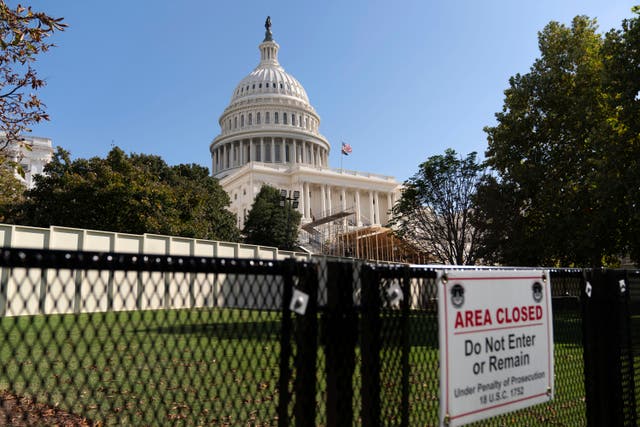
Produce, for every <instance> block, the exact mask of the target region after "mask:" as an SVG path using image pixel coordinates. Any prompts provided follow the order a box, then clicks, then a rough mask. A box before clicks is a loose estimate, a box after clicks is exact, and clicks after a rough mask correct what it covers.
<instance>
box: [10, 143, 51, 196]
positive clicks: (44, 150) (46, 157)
mask: <svg viewBox="0 0 640 427" xmlns="http://www.w3.org/2000/svg"><path fill="white" fill-rule="evenodd" d="M2 138H3V136H1V135H0V139H2ZM5 141H6V140H5ZM27 147H28V148H27ZM5 152H6V154H7V159H8V160H9V161H12V162H15V163H16V164H19V165H20V166H21V167H22V170H23V171H24V177H23V176H22V175H21V174H20V173H18V172H16V177H17V178H18V179H20V180H21V181H22V182H23V183H24V184H25V185H26V187H27V188H29V189H30V188H33V186H34V184H35V183H34V180H33V178H34V176H35V175H38V174H41V173H43V172H44V167H45V166H46V164H47V163H49V162H50V161H51V159H52V158H53V146H52V145H51V139H49V138H42V137H39V136H25V137H23V140H22V143H21V144H15V143H12V144H10V145H9V146H8V147H7V148H6V150H5Z"/></svg>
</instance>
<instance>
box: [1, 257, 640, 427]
mask: <svg viewBox="0 0 640 427" xmlns="http://www.w3.org/2000/svg"><path fill="white" fill-rule="evenodd" d="M0 254H1V256H0V316H1V317H0V402H1V404H0V425H18V426H20V425H55V424H57V425H79V426H81V425H102V426H106V425H226V426H232V425H242V426H245V425H251V426H270V425H271V426H274V425H279V426H286V425H296V426H303V425H309V426H311V425H317V426H342V425H365V426H368V425H394V426H395V425H398V426H405V425H407V426H431V425H438V417H439V395H440V392H439V378H438V376H439V346H438V312H437V305H438V304H437V291H436V280H435V279H436V275H437V271H436V270H434V269H430V268H417V267H412V268H410V267H406V266H405V267H397V266H371V265H366V264H361V263H354V262H351V261H346V262H334V261H331V262H326V261H319V262H314V263H307V262H297V261H293V260H287V261H259V260H238V259H215V258H197V257H173V258H172V257H165V256H154V255H147V256H145V255H118V254H88V253H67V252H56V251H35V250H17V249H14V250H8V249H3V250H1V251H0ZM627 281H628V286H629V289H630V292H629V295H628V304H627V305H626V307H628V310H627V312H626V314H625V313H621V314H620V316H621V317H620V319H621V320H620V322H622V321H623V320H624V319H623V318H627V317H628V318H630V319H631V323H630V324H629V326H628V330H627V329H625V330H622V329H624V328H622V327H621V328H622V329H621V330H620V331H618V333H620V334H622V335H624V334H625V333H626V334H627V336H628V337H629V338H628V340H627V343H628V344H625V341H624V339H621V340H622V341H621V353H620V354H621V357H623V358H626V359H624V360H621V371H622V385H621V387H622V388H624V390H633V391H635V392H634V393H630V394H629V396H633V397H631V399H633V400H634V401H635V406H634V405H633V402H631V401H630V402H628V406H631V407H632V408H633V410H634V411H635V410H636V408H637V407H638V404H639V401H638V398H639V397H638V396H640V393H638V391H637V390H636V388H637V386H638V384H640V378H639V375H640V374H639V372H640V362H638V360H640V359H639V356H638V355H640V335H638V330H640V327H639V326H640V325H639V324H637V323H638V322H637V320H638V319H639V318H640V274H638V273H637V272H628V275H627ZM584 287H585V279H584V275H583V272H581V271H578V270H557V271H552V274H551V291H552V297H553V302H552V304H553V319H554V325H553V327H554V354H555V368H554V371H555V396H554V399H553V400H552V401H550V402H548V403H545V404H541V405H536V406H533V407H529V408H526V409H523V410H520V411H517V412H513V413H509V414H505V415H502V416H500V417H496V418H492V419H488V420H484V421H482V422H479V423H477V424H476V425H483V426H484V425H491V426H503V425H504V426H506V425H527V426H535V425H562V426H580V425H586V412H587V408H586V403H585V366H584V357H585V349H584V348H583V323H584V321H583V317H582V316H583V314H584V304H583V300H582V298H584V297H583V292H584ZM301 295H302V299H299V298H300V296H301ZM305 298H307V299H306V300H305ZM621 324H622V323H621ZM625 331H626V332H625ZM585 336H586V335H585ZM625 345H626V347H625ZM625 363H626V364H625ZM625 411H626V412H625V415H624V417H625V419H630V418H629V417H632V418H631V419H634V418H633V417H634V415H633V414H631V415H630V414H628V413H627V412H629V411H631V409H629V408H626V409H625ZM634 413H635V412H634Z"/></svg>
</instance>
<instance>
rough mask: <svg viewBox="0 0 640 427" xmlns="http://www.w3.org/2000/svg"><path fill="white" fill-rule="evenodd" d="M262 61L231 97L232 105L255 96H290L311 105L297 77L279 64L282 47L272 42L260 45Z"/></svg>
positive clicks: (241, 82) (239, 84)
mask: <svg viewBox="0 0 640 427" xmlns="http://www.w3.org/2000/svg"><path fill="white" fill-rule="evenodd" d="M259 48H260V53H261V59H260V63H259V64H258V66H257V67H256V68H255V69H254V70H253V71H252V72H251V73H250V74H249V75H248V76H246V77H245V78H243V79H242V80H241V81H240V83H238V86H236V89H235V90H234V92H233V95H232V97H231V105H233V104H234V103H235V102H236V101H240V100H244V99H247V98H250V97H255V96H260V97H264V96H269V95H276V96H278V97H282V96H290V97H293V98H296V99H298V100H300V101H303V102H304V103H305V104H307V105H308V104H309V98H308V97H307V92H306V91H305V90H304V88H303V87H302V85H301V84H300V82H299V81H298V80H296V78H295V77H293V76H292V75H291V74H289V73H287V72H286V71H285V70H284V68H282V66H281V65H280V64H279V63H278V49H279V48H280V46H278V44H277V43H276V42H274V41H272V40H269V41H265V42H263V43H261V44H260V46H259Z"/></svg>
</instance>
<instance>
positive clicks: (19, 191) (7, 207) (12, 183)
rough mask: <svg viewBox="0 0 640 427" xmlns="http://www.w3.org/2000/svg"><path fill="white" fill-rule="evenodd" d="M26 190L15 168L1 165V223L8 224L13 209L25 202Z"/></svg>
mask: <svg viewBox="0 0 640 427" xmlns="http://www.w3.org/2000/svg"><path fill="white" fill-rule="evenodd" d="M25 190H26V188H25V186H24V184H23V183H22V182H20V180H18V179H17V178H16V177H15V174H14V172H13V168H12V167H10V166H9V165H7V164H1V163H0V222H6V221H7V219H8V218H9V217H10V216H11V213H12V211H13V209H14V208H15V207H16V206H18V205H19V204H20V203H22V202H23V200H24V192H25Z"/></svg>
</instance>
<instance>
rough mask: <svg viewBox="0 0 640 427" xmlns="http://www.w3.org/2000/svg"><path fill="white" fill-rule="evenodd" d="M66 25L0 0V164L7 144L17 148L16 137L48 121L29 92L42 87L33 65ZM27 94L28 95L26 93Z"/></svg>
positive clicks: (37, 100)
mask: <svg viewBox="0 0 640 427" xmlns="http://www.w3.org/2000/svg"><path fill="white" fill-rule="evenodd" d="M66 26H67V25H66V24H64V23H63V22H62V18H53V17H51V16H48V15H47V14H45V13H43V12H36V11H34V10H32V9H31V7H26V8H25V7H23V6H21V5H18V6H16V7H15V8H11V7H9V6H8V5H7V4H6V3H5V2H4V1H1V0H0V131H1V132H3V133H4V138H3V139H2V141H0V161H1V160H2V158H4V157H6V156H4V155H3V151H4V150H5V149H6V148H7V147H8V146H9V145H11V144H16V145H17V146H20V145H21V144H22V138H21V137H20V134H22V133H25V132H27V131H29V126H30V125H31V124H33V123H37V122H40V121H42V120H49V116H48V114H47V113H46V111H45V109H44V104H42V102H41V101H40V99H39V98H38V97H37V96H36V95H35V93H34V92H33V91H35V90H37V89H39V88H41V87H43V86H44V85H45V81H44V80H43V79H41V78H40V77H38V74H37V72H36V70H35V69H34V68H33V63H34V62H35V60H36V58H37V57H38V55H39V54H41V53H43V52H46V51H47V50H49V48H51V47H52V46H53V44H52V43H51V42H50V41H49V40H48V38H49V36H51V35H52V34H53V33H54V32H56V31H63V30H64V29H65V27H66ZM30 91H31V92H30Z"/></svg>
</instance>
